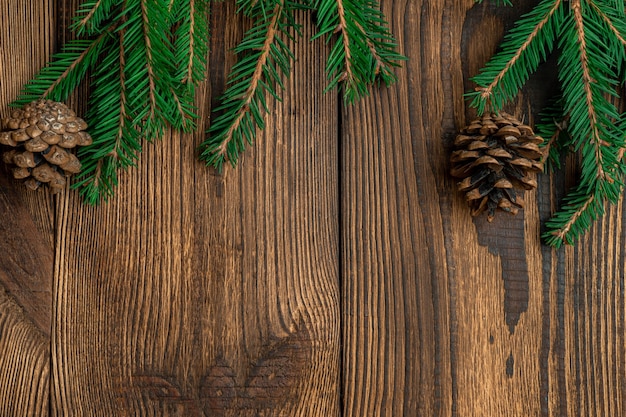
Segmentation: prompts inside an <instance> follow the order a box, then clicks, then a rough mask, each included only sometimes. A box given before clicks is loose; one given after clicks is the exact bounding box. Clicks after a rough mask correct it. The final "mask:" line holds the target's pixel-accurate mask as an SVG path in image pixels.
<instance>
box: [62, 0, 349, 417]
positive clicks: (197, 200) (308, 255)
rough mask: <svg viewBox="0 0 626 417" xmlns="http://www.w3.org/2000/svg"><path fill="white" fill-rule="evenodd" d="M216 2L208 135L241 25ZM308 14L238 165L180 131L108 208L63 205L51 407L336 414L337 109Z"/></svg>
mask: <svg viewBox="0 0 626 417" xmlns="http://www.w3.org/2000/svg"><path fill="white" fill-rule="evenodd" d="M212 7H213V10H212V19H213V29H212V33H213V34H214V37H213V40H212V52H211V59H210V67H211V69H210V72H211V75H210V77H211V78H210V80H211V81H214V82H215V84H214V85H212V86H211V87H209V86H207V88H206V90H203V91H202V93H201V95H200V97H199V101H198V102H199V103H201V107H200V110H201V119H200V120H201V122H202V124H203V125H202V126H201V127H200V131H202V130H204V129H205V128H206V126H204V123H205V121H206V120H207V118H208V110H209V108H210V106H209V103H210V101H211V100H212V99H215V98H216V97H217V95H219V94H221V92H222V89H223V88H224V75H223V74H224V70H225V68H226V67H228V66H230V65H231V64H232V57H231V56H230V49H231V48H232V47H233V46H234V42H235V41H236V40H237V39H238V38H240V37H241V33H242V29H243V28H242V26H241V25H240V22H239V20H238V19H237V18H234V15H235V6H234V4H233V2H224V3H217V2H216V3H213V6H212ZM298 20H299V21H301V22H302V24H303V32H304V38H303V39H302V40H301V42H299V43H298V45H297V47H296V48H295V49H296V55H297V56H298V61H297V62H296V64H295V69H294V72H293V75H292V77H291V78H290V81H289V82H288V83H287V90H286V91H285V94H284V101H283V102H282V103H273V104H270V107H271V108H272V110H273V116H271V117H269V118H268V119H267V128H266V131H265V133H263V134H262V135H260V136H259V137H258V141H257V144H256V145H255V146H253V147H251V148H250V149H249V151H248V152H247V153H246V154H245V156H244V158H243V161H242V163H241V164H240V165H239V166H238V168H237V169H236V170H233V169H231V168H230V167H227V168H226V169H225V172H224V174H222V175H218V174H216V173H215V172H214V171H212V170H210V169H207V168H206V167H204V166H203V165H202V164H201V163H199V162H197V159H196V147H197V145H198V144H199V141H200V140H201V139H202V135H201V134H198V135H195V136H193V137H192V136H180V135H178V134H168V135H166V137H165V138H164V139H163V141H161V142H159V143H155V144H154V145H148V146H146V148H145V150H144V153H143V154H142V155H141V161H140V163H139V166H138V168H137V169H132V170H129V171H128V172H126V173H124V174H123V175H122V176H121V178H120V186H119V188H118V189H117V190H116V192H117V195H116V197H115V198H113V199H112V200H111V201H110V202H109V203H108V204H107V205H103V206H100V207H98V208H88V207H85V206H83V205H82V204H81V202H80V199H79V198H78V196H77V195H76V194H75V193H69V194H67V195H65V196H64V197H63V198H62V199H60V201H59V205H58V207H57V209H58V219H59V223H58V233H59V240H58V242H59V246H58V248H57V267H56V269H55V279H56V280H57V282H58V284H57V287H56V288H57V291H56V294H55V302H54V327H53V345H52V356H53V364H54V365H53V368H52V369H53V373H52V384H53V388H52V409H53V412H54V413H56V414H58V415H77V414H85V415H93V416H111V415H132V416H135V415H136V416H144V415H146V416H147V415H159V416H168V415H185V416H256V415H266V416H304V415H306V416H338V415H339V362H340V358H339V344H340V336H339V335H340V328H339V310H338V308H339V304H338V302H339V295H338V294H339V289H338V288H339V287H338V274H339V271H338V221H337V219H338V188H337V177H338V172H337V142H336V139H337V136H338V132H337V129H338V128H337V126H338V122H337V118H338V103H337V98H336V96H335V95H332V94H326V95H324V94H323V93H322V92H323V89H324V84H325V81H324V73H323V67H322V66H320V65H319V62H318V60H319V59H320V57H322V58H323V57H324V56H325V55H326V53H327V51H326V49H325V48H326V47H325V45H323V43H319V42H318V43H316V44H315V45H312V44H311V43H310V42H308V38H310V37H311V36H312V34H313V33H312V23H311V22H310V18H309V16H308V15H304V14H303V15H299V16H298ZM215 80H217V81H215ZM304 92H306V93H304Z"/></svg>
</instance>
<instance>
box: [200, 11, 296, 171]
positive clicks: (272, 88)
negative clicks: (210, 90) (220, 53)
mask: <svg viewBox="0 0 626 417" xmlns="http://www.w3.org/2000/svg"><path fill="white" fill-rule="evenodd" d="M240 8H242V10H244V13H248V14H251V15H255V16H262V17H258V18H257V20H256V22H255V23H256V24H255V26H253V27H252V28H251V29H250V30H249V31H248V32H247V33H246V34H245V36H244V39H243V40H242V41H241V43H240V44H239V46H238V47H237V48H236V49H235V53H237V54H239V55H240V56H242V57H241V59H240V60H239V61H238V62H237V63H236V64H235V65H234V67H233V69H232V71H231V75H230V82H229V86H228V88H227V90H226V92H225V93H224V95H223V96H222V97H221V99H220V101H221V105H220V106H219V107H218V108H217V109H216V111H219V112H222V113H221V114H220V115H219V116H217V117H216V118H215V119H214V120H213V121H212V122H211V126H210V128H209V131H208V135H209V137H208V139H207V140H205V141H204V142H203V143H202V144H201V145H200V150H201V155H200V159H201V160H203V161H205V162H206V163H207V164H208V165H213V166H214V167H216V168H217V170H218V171H221V170H222V167H223V164H224V162H225V161H226V160H228V161H230V162H231V164H233V165H235V164H236V163H237V159H238V158H239V154H240V153H241V152H243V150H244V149H245V143H246V142H247V143H252V139H253V137H254V133H255V129H256V128H259V129H263V128H264V127H265V122H264V120H263V116H262V114H261V111H262V110H265V111H268V108H267V105H266V99H265V94H266V93H269V94H270V95H271V96H273V97H274V98H276V99H278V100H280V98H279V97H278V94H277V92H276V86H278V87H280V88H281V89H282V88H284V85H283V83H282V80H281V76H283V75H284V76H287V75H288V74H289V71H290V66H291V61H292V60H293V58H294V56H293V53H292V52H291V51H290V50H289V46H288V45H287V43H286V40H287V39H292V36H293V35H291V32H292V31H295V32H298V33H299V28H298V26H297V25H296V24H295V22H294V20H293V10H295V9H297V8H298V6H297V5H296V4H294V3H290V2H287V1H286V0H253V1H252V2H250V1H248V0H245V1H241V2H240Z"/></svg>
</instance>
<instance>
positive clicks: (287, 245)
mask: <svg viewBox="0 0 626 417" xmlns="http://www.w3.org/2000/svg"><path fill="white" fill-rule="evenodd" d="M78 4H79V1H78V0H44V1H41V2H30V1H26V0H11V1H8V0H4V1H2V2H0V15H2V17H3V19H4V20H3V21H5V22H13V23H12V24H11V25H3V26H2V28H0V35H1V36H0V46H1V48H0V60H1V62H2V65H0V80H1V81H2V82H0V104H1V107H0V115H3V116H4V115H6V112H7V111H8V108H7V104H8V103H9V102H10V101H11V100H12V99H14V98H15V97H16V95H17V93H18V91H19V89H20V87H21V86H22V85H23V83H24V82H26V81H27V80H28V79H29V78H30V77H31V76H32V75H33V74H34V73H35V71H37V70H38V69H39V68H40V67H41V66H42V65H44V63H45V62H46V60H47V59H48V58H49V57H50V55H51V53H52V52H54V51H57V50H58V48H59V47H60V45H61V43H62V42H63V41H64V40H66V39H68V38H69V37H70V36H71V33H70V32H69V31H68V29H67V25H68V22H69V21H70V16H71V14H72V11H73V10H75V8H76V7H77V5H78ZM535 4H536V2H535V1H531V0H524V1H519V2H516V7H515V8H506V7H496V6H493V5H490V2H487V1H485V2H483V4H480V5H477V4H475V3H474V1H473V0H462V1H459V0H455V1H452V0H429V1H425V0H416V1H405V0H402V1H391V0H383V2H382V9H383V11H384V13H385V15H386V16H387V18H388V20H389V22H390V25H391V27H392V32H393V33H394V34H395V35H396V36H397V38H398V43H399V48H400V50H401V52H402V53H404V54H406V55H407V56H408V57H409V61H407V62H406V63H404V65H403V66H402V68H399V69H398V70H397V74H398V78H399V80H398V83H397V84H396V85H394V86H392V87H390V88H383V87H381V88H374V89H372V91H371V96H370V97H368V98H366V99H364V100H363V101H361V102H359V103H357V104H355V105H353V106H344V105H343V103H342V100H341V98H340V97H339V95H338V94H337V93H336V92H329V93H326V94H324V93H323V90H324V87H325V85H326V82H327V81H326V75H325V73H324V65H323V62H324V61H325V59H326V57H327V56H328V53H329V49H328V46H327V45H325V44H324V43H323V42H319V41H317V42H309V39H310V38H311V37H312V36H313V35H314V33H315V28H314V23H315V22H314V17H313V16H311V15H309V14H308V13H299V14H298V16H297V19H298V22H299V23H301V24H302V25H303V38H301V39H299V42H298V43H297V45H295V46H294V52H295V56H296V61H295V63H294V69H293V73H292V74H291V76H290V78H289V80H287V81H286V89H285V91H284V92H283V98H284V100H283V102H282V103H276V102H274V101H271V100H268V103H269V105H270V109H271V114H269V115H268V116H267V119H266V120H267V129H266V131H265V132H262V133H259V135H258V137H257V139H256V142H255V144H254V145H253V146H251V147H249V149H248V150H247V152H246V153H245V155H244V156H243V158H242V160H241V161H240V164H239V166H238V167H237V168H236V169H230V168H227V169H226V170H225V172H224V173H223V174H218V173H217V172H215V171H214V170H210V169H207V168H206V167H204V166H203V165H202V164H201V163H199V162H198V161H197V159H196V156H197V155H196V148H197V145H198V144H199V142H200V141H201V140H202V134H201V133H198V134H195V135H181V134H178V133H172V132H167V134H166V135H165V137H164V138H163V140H162V141H161V142H159V143H155V144H150V145H146V147H145V149H144V152H143V153H142V155H141V159H140V161H139V164H138V167H137V168H136V169H131V170H128V171H126V172H124V173H122V174H121V176H120V186H119V187H118V189H117V195H116V197H115V198H113V199H112V200H111V201H110V202H109V203H108V204H107V205H103V206H100V207H96V208H93V207H86V206H84V205H83V204H82V203H81V200H80V198H79V196H78V195H77V193H76V192H73V191H67V192H65V193H64V194H62V195H60V196H57V197H50V196H48V195H46V194H45V193H28V192H26V191H24V190H23V189H22V187H21V185H20V184H18V183H16V182H13V181H11V180H8V179H7V178H8V177H7V175H6V174H5V173H2V175H0V210H1V211H2V213H3V221H2V223H0V235H1V236H2V239H1V240H0V246H1V248H2V251H3V252H2V253H3V256H2V257H0V286H1V287H0V362H1V363H2V366H0V415H7V416H45V415H53V416H74V415H90V416H107V417H108V416H118V415H119V416H127V415H128V416H191V417H198V416H199V417H212V416H228V417H231V416H233V417H234V416H237V417H239V416H249V417H252V416H319V417H322V416H323V417H329V416H336V417H339V416H346V417H347V416H354V417H362V416H389V417H397V416H410V417H413V416H429V417H430V416H435V417H457V416H481V417H483V416H485V417H500V416H519V417H522V416H524V417H525V416H544V417H548V416H567V417H588V416H594V417H609V416H621V415H625V414H626V407H625V404H626V347H625V346H626V340H625V333H624V330H625V328H626V327H625V322H626V317H625V314H626V313H625V312H626V308H625V294H624V288H625V285H624V276H625V272H624V270H625V264H624V251H625V249H624V247H625V245H624V242H625V240H626V239H625V236H626V229H625V224H626V217H625V216H626V210H624V208H623V203H620V204H618V205H616V206H615V207H611V208H610V209H608V210H607V213H606V215H605V216H603V217H602V218H601V219H599V220H598V221H597V222H596V224H595V225H594V227H593V228H592V230H591V231H590V233H589V234H588V235H586V236H585V237H584V238H583V239H582V240H581V241H580V242H579V243H578V245H577V246H576V247H567V248H564V249H561V250H559V251H554V250H552V249H549V248H546V247H545V246H542V245H541V244H540V241H539V235H540V233H541V227H542V226H541V224H542V222H543V221H545V220H546V219H547V218H548V217H549V216H550V213H551V212H552V211H554V210H555V208H556V207H557V206H558V204H559V202H560V200H559V199H560V198H561V197H562V195H563V190H564V189H566V187H567V185H568V184H572V182H573V181H574V180H575V178H576V175H577V172H576V168H575V167H576V164H575V161H574V159H573V158H569V159H567V160H565V161H564V166H565V167H566V168H565V170H564V172H562V173H558V174H543V175H539V177H538V181H539V183H540V187H539V189H538V190H537V192H536V193H527V195H526V196H525V200H526V206H527V208H526V210H525V211H524V212H523V213H521V214H520V215H518V216H517V217H508V216H506V215H500V216H497V217H496V219H495V220H494V221H493V222H492V223H488V222H486V221H485V220H484V219H482V218H478V219H472V218H471V217H470V215H469V212H468V210H467V206H466V204H465V202H464V201H463V196H462V195H460V194H459V193H457V192H456V190H455V183H454V181H453V180H452V179H451V178H450V177H449V176H448V169H449V166H448V162H447V160H448V159H447V158H448V152H449V148H450V143H451V141H452V139H453V138H454V135H455V132H456V130H457V129H458V128H460V127H462V126H463V125H464V124H465V123H466V122H467V121H468V120H470V119H471V118H472V117H474V113H473V112H472V111H471V110H469V109H468V108H467V106H466V104H467V103H466V102H465V101H464V98H463V93H464V92H465V91H467V90H469V89H471V88H472V87H473V86H472V84H471V82H470V80H469V78H470V77H471V76H472V75H473V74H475V72H476V71H477V70H478V69H479V68H480V67H481V66H482V65H483V64H484V63H485V62H486V60H487V59H489V57H490V56H491V54H493V52H494V51H495V50H496V49H497V47H498V44H499V42H500V40H501V39H502V36H504V34H505V32H506V31H507V30H508V29H509V28H511V27H512V25H513V23H514V22H515V20H516V19H517V18H518V16H519V15H520V14H522V13H525V12H527V11H529V10H530V9H531V8H532V7H533V6H534V5H535ZM235 11H236V5H235V4H234V2H232V1H226V2H215V3H212V11H211V25H212V38H211V52H210V56H209V74H208V78H207V81H206V82H205V83H204V84H203V85H202V87H201V89H200V91H199V92H198V108H199V112H200V116H201V118H200V119H199V125H200V126H199V132H203V131H204V130H205V129H206V127H207V126H208V123H209V122H210V115H211V108H212V107H214V105H215V104H216V102H217V98H218V97H219V95H220V94H221V92H222V91H223V89H224V86H225V84H226V82H227V79H226V74H227V72H228V70H229V68H231V67H232V65H233V63H234V57H233V55H232V48H233V47H234V46H235V45H236V43H237V42H238V41H239V40H240V39H241V37H242V36H243V33H244V31H245V29H246V28H247V27H248V25H249V23H250V22H249V21H247V20H246V19H242V18H240V17H238V16H236V15H235ZM554 67H555V58H554V57H551V58H550V60H549V62H548V63H547V65H546V66H545V67H543V69H544V70H546V72H543V73H542V75H537V76H534V77H532V78H531V80H529V83H528V86H527V87H526V88H525V89H524V90H523V91H522V94H521V95H520V97H519V98H518V99H517V100H516V101H515V102H514V103H511V104H510V108H509V111H510V112H512V113H514V114H516V115H518V116H520V117H525V118H526V120H528V121H529V122H531V123H532V122H533V120H535V119H536V117H537V111H538V110H539V109H540V108H541V106H542V105H543V104H545V103H546V102H547V100H548V99H549V97H550V96H551V95H552V90H551V89H550V88H546V85H550V86H551V88H553V86H554V84H555V78H554ZM85 97H86V90H84V89H81V91H79V92H77V93H76V94H75V95H73V96H72V98H71V99H70V100H69V101H70V104H71V105H72V106H75V107H76V108H77V109H79V110H80V111H84V110H85V108H86V104H85V103H86V100H85ZM555 196H556V197H555Z"/></svg>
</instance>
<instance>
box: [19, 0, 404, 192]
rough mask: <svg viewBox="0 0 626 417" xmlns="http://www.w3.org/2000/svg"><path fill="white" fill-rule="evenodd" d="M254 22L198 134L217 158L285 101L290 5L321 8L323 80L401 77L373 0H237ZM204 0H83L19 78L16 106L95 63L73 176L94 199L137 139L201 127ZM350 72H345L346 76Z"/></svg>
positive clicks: (63, 95)
mask: <svg viewBox="0 0 626 417" xmlns="http://www.w3.org/2000/svg"><path fill="white" fill-rule="evenodd" d="M237 5H238V6H239V8H238V11H239V12H240V13H243V14H244V15H246V16H247V17H249V18H250V20H251V21H252V29H250V30H249V31H248V32H247V33H246V34H245V36H244V39H243V41H242V42H241V44H240V45H239V46H238V47H237V48H235V53H236V54H237V55H238V56H239V57H240V58H241V59H240V60H239V62H237V63H236V64H235V66H234V67H233V69H232V73H231V75H230V77H229V85H228V88H227V90H226V91H225V92H224V95H223V96H222V97H221V99H220V100H221V104H220V105H219V106H218V107H217V109H215V111H216V113H217V114H218V115H217V116H216V117H215V118H214V120H213V122H212V124H211V127H210V128H209V130H208V132H207V133H208V137H207V139H206V140H205V141H204V142H203V143H202V144H201V146H200V148H201V155H200V158H201V159H202V160H204V161H205V162H206V163H207V164H208V165H214V166H215V167H217V168H218V169H222V166H223V164H224V162H225V161H226V160H228V161H229V162H230V163H231V164H233V165H234V164H235V163H236V162H237V159H238V157H239V155H240V153H241V152H242V151H243V150H244V148H245V146H246V143H251V142H252V140H253V138H254V136H255V133H256V130H257V129H263V127H264V124H265V122H264V118H263V117H264V114H263V113H264V112H267V111H268V106H267V103H266V100H267V97H266V96H271V97H273V98H275V99H276V100H280V97H279V95H278V91H277V90H279V89H283V88H284V85H283V81H282V79H283V77H285V76H287V75H288V73H289V71H290V66H291V61H292V60H293V59H294V56H293V53H292V52H291V51H290V49H289V46H288V43H289V42H290V41H295V39H294V34H300V33H299V26H298V25H297V24H296V23H295V21H294V12H295V11H297V10H302V9H310V8H316V9H317V12H318V15H321V16H322V18H321V19H320V23H321V25H320V29H321V30H320V33H319V34H318V36H317V37H322V36H326V37H327V40H328V41H329V42H332V43H333V45H334V46H333V48H332V52H331V54H330V59H329V61H328V63H327V71H328V75H329V77H330V78H331V79H330V82H329V89H330V88H333V87H335V86H337V85H339V84H344V85H345V88H344V95H345V97H346V100H347V101H352V100H354V99H356V98H358V97H361V96H363V95H365V94H367V86H368V85H369V84H373V83H375V82H377V81H382V82H384V83H385V84H389V83H391V82H394V81H395V80H396V76H395V74H394V72H393V68H394V67H396V66H397V65H398V63H399V61H401V60H403V59H405V58H404V57H403V56H401V55H400V54H398V53H397V52H396V48H397V46H396V44H395V41H394V39H393V37H392V36H391V34H390V32H389V30H388V28H387V23H386V22H385V20H384V17H383V14H382V13H381V11H380V10H379V5H378V3H377V2H376V1H375V0H364V1H358V0H317V2H316V3H315V4H311V3H309V2H308V0H305V1H304V2H295V1H293V0H237ZM207 15H208V0H83V2H82V4H80V6H79V7H78V10H77V11H76V14H75V16H74V19H73V23H72V25H71V29H72V31H73V32H74V35H75V37H76V38H77V39H76V40H72V41H69V42H67V43H66V44H65V45H64V46H63V47H62V49H61V52H60V53H58V54H54V55H53V59H52V61H51V62H50V63H49V64H48V65H47V66H46V67H45V68H43V69H42V70H41V71H40V72H39V74H37V75H36V76H35V77H34V78H33V80H31V82H30V83H28V84H27V85H26V86H24V88H23V91H22V93H21V95H20V96H19V97H18V99H17V100H16V101H15V102H14V103H13V105H16V106H17V105H24V104H26V103H29V102H31V101H34V100H36V99H39V98H50V99H53V100H56V101H63V100H65V99H67V97H68V96H69V95H70V94H71V92H72V91H74V90H75V89H76V88H77V87H78V85H79V84H80V83H81V82H82V81H83V80H84V79H85V78H86V77H87V74H91V77H90V78H91V79H92V82H91V85H90V88H91V92H90V98H89V110H88V113H87V121H88V124H89V126H91V129H90V133H91V136H92V137H93V143H92V144H91V145H88V146H85V147H83V148H81V150H80V151H79V158H80V162H81V163H82V166H83V170H82V172H81V174H80V176H79V177H78V181H77V182H76V183H75V184H74V187H75V188H80V190H81V191H80V192H81V194H82V195H83V196H84V198H85V201H86V202H88V203H91V204H96V203H98V202H99V201H101V200H103V199H104V200H106V199H107V198H108V197H110V196H111V195H112V194H113V190H114V188H115V186H116V185H117V172H118V170H119V169H124V168H127V167H129V166H133V165H134V164H135V161H136V160H137V158H138V155H139V153H140V152H141V148H142V143H143V141H153V140H155V139H157V138H160V137H161V136H162V134H163V132H164V131H165V129H167V128H172V129H177V130H183V131H185V132H191V131H193V130H195V129H196V124H195V120H196V118H197V116H196V114H195V107H194V100H195V90H196V87H197V86H198V84H199V83H200V82H202V81H203V80H204V78H205V74H206V67H207V62H206V58H207V52H208V36H209V28H208V16H207ZM343 74H346V75H343Z"/></svg>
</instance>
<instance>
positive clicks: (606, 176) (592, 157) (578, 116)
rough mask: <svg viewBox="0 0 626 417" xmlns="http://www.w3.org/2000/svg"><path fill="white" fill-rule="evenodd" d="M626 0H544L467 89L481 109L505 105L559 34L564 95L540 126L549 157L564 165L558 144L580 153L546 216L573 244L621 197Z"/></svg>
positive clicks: (556, 237) (551, 240)
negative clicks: (558, 204)
mask: <svg viewBox="0 0 626 417" xmlns="http://www.w3.org/2000/svg"><path fill="white" fill-rule="evenodd" d="M624 6H625V4H624V1H623V0H570V1H564V0H543V1H541V2H540V3H539V4H538V5H537V6H536V7H535V9H534V10H533V11H531V12H530V13H529V14H527V15H525V16H523V17H522V18H521V19H520V20H519V21H518V22H517V23H516V25H515V27H514V28H513V29H512V31H511V32H510V33H509V34H508V35H507V36H506V38H505V40H504V41H503V43H502V47H501V51H500V52H498V53H497V54H496V55H494V57H493V58H492V59H491V60H490V61H489V62H488V63H487V64H486V65H485V68H484V69H483V70H481V72H480V73H479V74H478V75H477V76H476V77H474V78H473V80H474V81H475V82H476V84H478V88H477V89H476V91H474V92H471V93H468V96H469V97H470V98H471V99H472V101H471V105H472V106H474V107H476V108H477V109H478V111H479V113H482V112H484V111H485V110H486V109H487V108H490V110H492V111H496V112H497V111H500V110H501V109H502V107H503V106H504V104H505V103H506V102H508V101H509V100H511V99H512V98H513V97H515V95H517V93H518V92H519V90H520V89H521V87H522V86H523V84H524V83H525V82H526V80H527V79H528V77H529V76H530V74H531V73H532V72H534V71H535V70H537V68H538V66H539V64H540V62H542V61H544V60H545V59H546V57H547V55H548V54H549V53H550V52H551V51H552V50H553V49H554V47H555V46H556V43H557V39H558V46H559V59H558V68H559V81H560V84H561V95H562V96H561V99H560V100H559V105H558V108H551V109H549V111H547V113H546V114H547V115H548V116H547V121H546V122H544V123H543V125H542V126H540V129H539V130H540V132H541V133H542V134H543V135H545V136H546V137H548V138H549V140H548V142H547V144H546V146H545V147H544V152H545V159H548V160H550V161H552V162H555V163H556V165H557V166H558V159H559V155H558V153H559V151H560V150H563V149H568V150H571V151H574V152H575V151H579V152H580V153H581V161H582V162H581V176H580V181H579V184H578V185H577V186H576V187H575V189H574V190H573V191H571V192H570V193H569V194H568V196H567V197H566V198H565V202H564V205H563V207H562V208H561V209H560V210H559V211H558V212H557V213H555V214H554V215H553V217H552V218H551V219H550V220H549V221H548V222H547V223H546V228H547V231H546V233H545V234H544V238H545V239H546V243H548V244H549V245H552V246H555V247H558V246H560V245H561V244H562V243H570V244H571V243H572V242H573V241H574V240H575V239H576V238H577V237H578V236H580V235H581V234H582V233H583V232H584V231H585V230H586V229H587V228H589V227H590V225H591V223H592V222H593V221H594V220H595V219H596V218H597V217H598V216H600V215H602V214H603V212H604V206H603V205H604V203H605V202H606V201H609V202H612V203H615V202H616V201H617V200H618V199H619V197H620V195H621V192H622V189H623V179H624V173H625V171H626V167H625V165H624V161H623V160H622V156H623V152H624V137H625V135H626V131H625V129H624V115H622V114H620V112H619V111H618V109H617V107H616V106H615V105H614V104H613V101H614V99H615V98H617V97H618V94H617V92H616V90H617V87H618V85H619V84H620V82H621V81H622V80H621V79H620V77H623V73H624V71H623V68H624V64H626V41H625V40H626V23H625V22H624V20H625V19H624V17H625V11H624V10H625V7H624Z"/></svg>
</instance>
